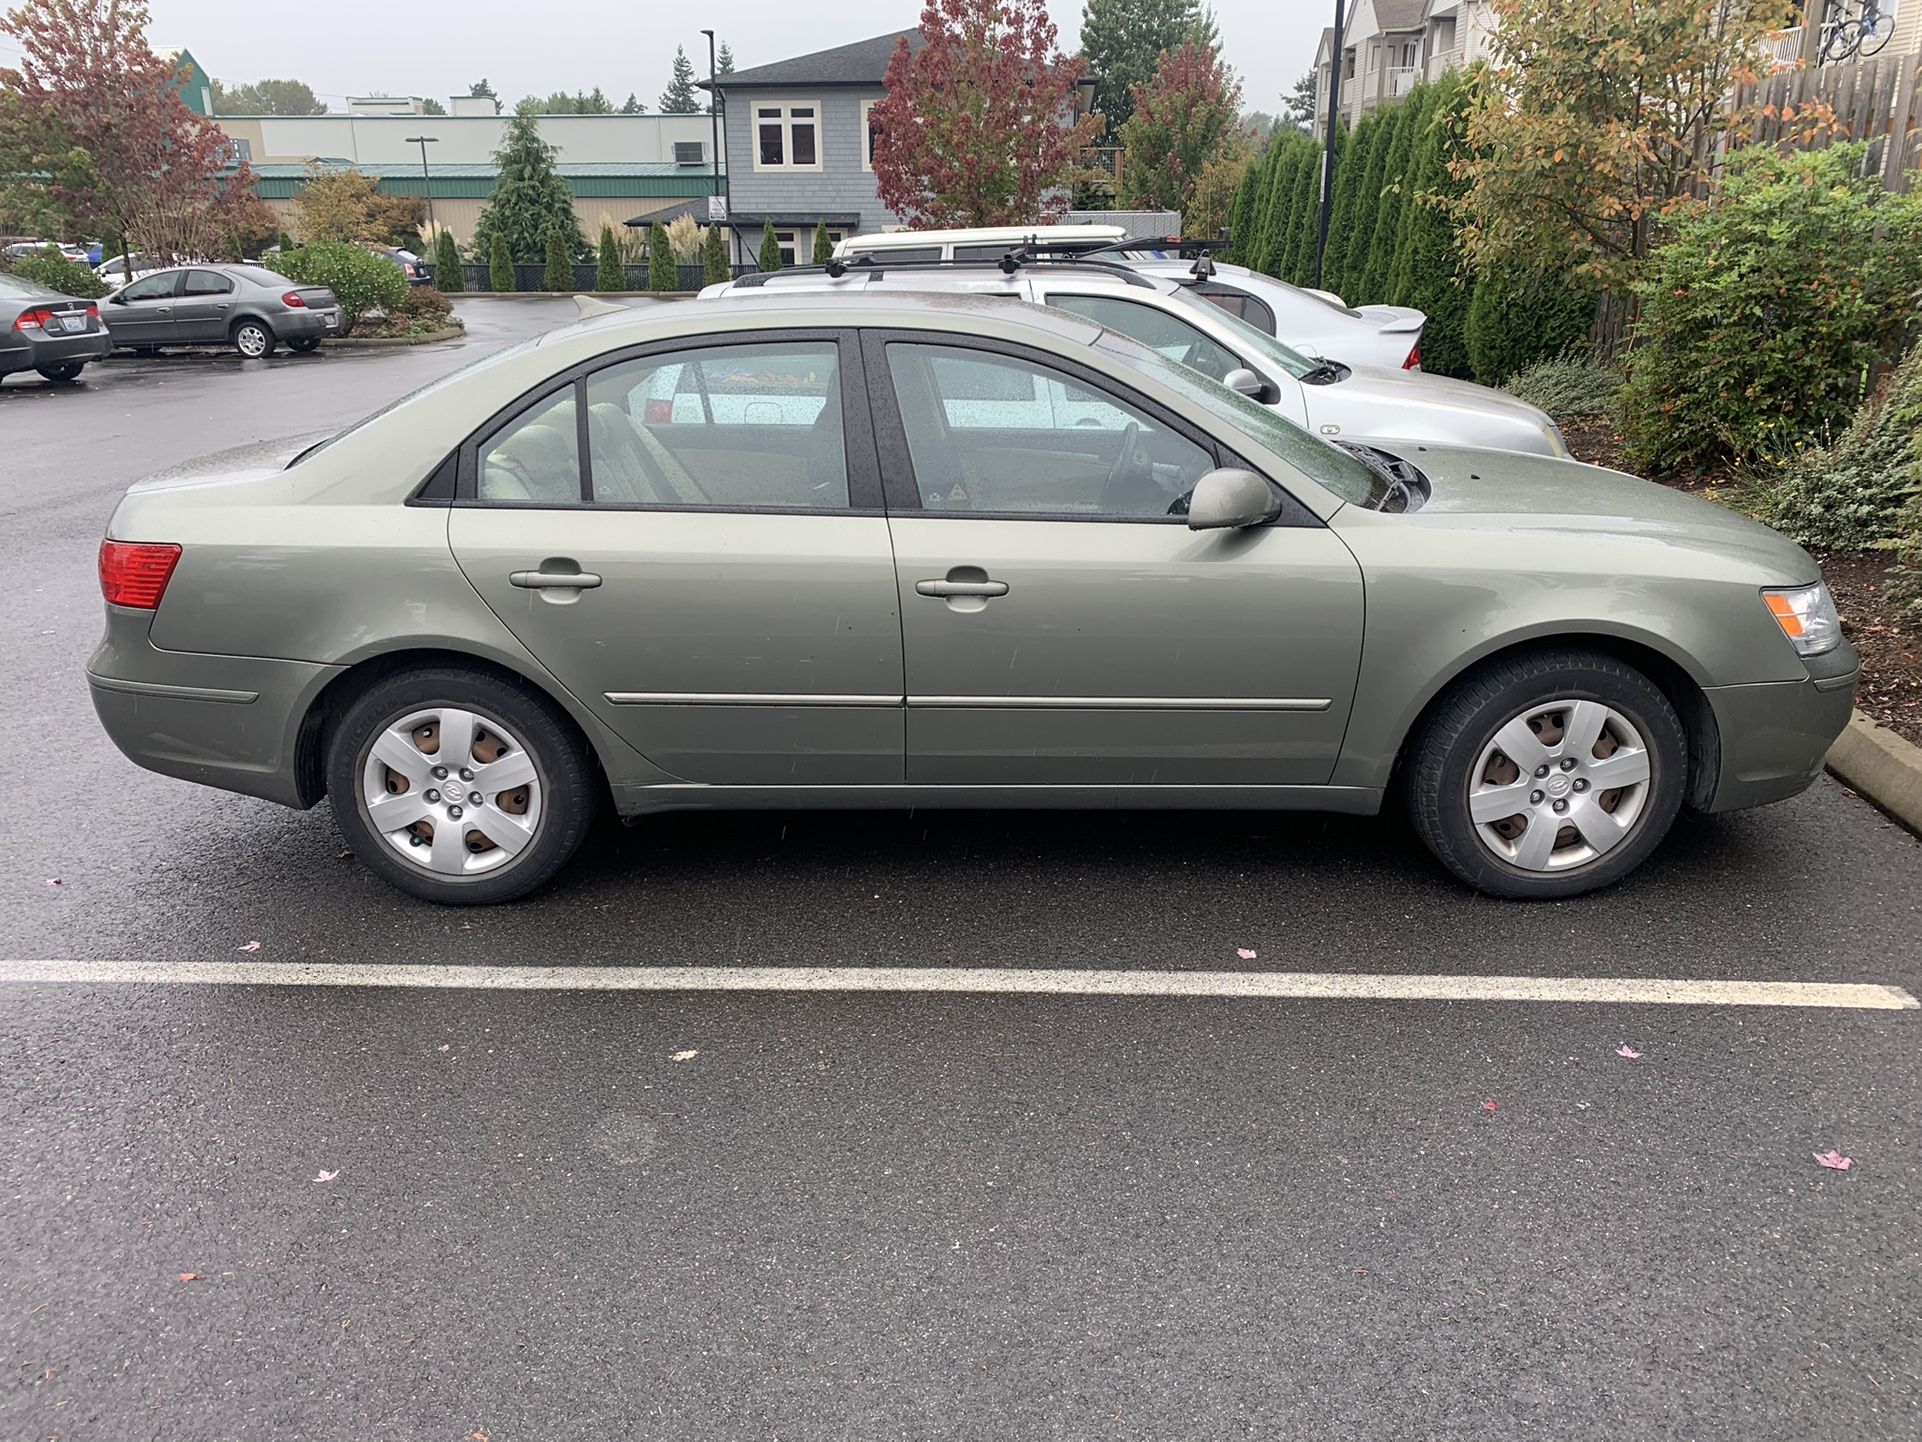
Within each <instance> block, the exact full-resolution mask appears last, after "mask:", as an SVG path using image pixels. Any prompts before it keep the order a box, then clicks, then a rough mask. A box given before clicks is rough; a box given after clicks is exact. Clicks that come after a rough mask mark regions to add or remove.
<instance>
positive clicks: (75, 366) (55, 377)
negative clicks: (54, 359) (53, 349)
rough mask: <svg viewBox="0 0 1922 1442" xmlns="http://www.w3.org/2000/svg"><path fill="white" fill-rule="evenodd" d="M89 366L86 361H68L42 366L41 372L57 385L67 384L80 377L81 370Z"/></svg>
mask: <svg viewBox="0 0 1922 1442" xmlns="http://www.w3.org/2000/svg"><path fill="white" fill-rule="evenodd" d="M86 368H87V363H86V362H85V361H68V362H66V363H65V364H64V365H57V366H41V367H39V370H40V374H41V375H43V376H45V377H46V378H47V379H48V380H50V381H52V382H53V383H54V384H55V385H66V384H68V383H69V382H72V381H77V380H79V379H80V372H82V371H83V370H85V369H86Z"/></svg>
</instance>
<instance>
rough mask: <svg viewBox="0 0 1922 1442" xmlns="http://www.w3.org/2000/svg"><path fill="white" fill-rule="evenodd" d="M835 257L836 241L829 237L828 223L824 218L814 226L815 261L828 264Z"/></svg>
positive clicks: (818, 263) (817, 263)
mask: <svg viewBox="0 0 1922 1442" xmlns="http://www.w3.org/2000/svg"><path fill="white" fill-rule="evenodd" d="M833 259H834V242H833V241H832V240H830V239H829V238H828V223H827V222H826V221H825V220H824V221H822V222H821V223H820V224H819V225H817V226H815V227H814V263H815V264H816V265H826V264H827V263H828V262H829V261H831V260H833Z"/></svg>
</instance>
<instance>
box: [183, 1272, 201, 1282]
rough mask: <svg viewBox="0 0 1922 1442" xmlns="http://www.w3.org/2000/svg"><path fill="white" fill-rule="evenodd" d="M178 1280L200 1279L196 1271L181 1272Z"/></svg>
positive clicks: (195, 1280) (192, 1280)
mask: <svg viewBox="0 0 1922 1442" xmlns="http://www.w3.org/2000/svg"><path fill="white" fill-rule="evenodd" d="M180 1280H181V1281H183V1282H198V1281H199V1280H200V1273H198V1272H182V1273H181V1274H180Z"/></svg>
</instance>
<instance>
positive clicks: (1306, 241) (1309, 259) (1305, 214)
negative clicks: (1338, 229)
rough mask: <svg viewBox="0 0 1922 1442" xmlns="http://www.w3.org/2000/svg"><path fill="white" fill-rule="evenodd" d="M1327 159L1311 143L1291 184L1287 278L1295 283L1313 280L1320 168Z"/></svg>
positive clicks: (1307, 282) (1317, 231)
mask: <svg viewBox="0 0 1922 1442" xmlns="http://www.w3.org/2000/svg"><path fill="white" fill-rule="evenodd" d="M1327 163H1328V161H1327V157H1326V155H1325V154H1324V153H1323V151H1322V148H1321V147H1320V146H1319V145H1317V146H1314V147H1313V148H1312V149H1311V150H1310V151H1309V153H1308V160H1307V163H1306V164H1305V165H1303V166H1302V168H1301V179H1300V180H1299V181H1297V182H1296V184H1295V213H1294V217H1293V222H1292V224H1291V225H1290V227H1289V232H1288V237H1289V239H1288V278H1289V279H1290V280H1291V281H1293V282H1294V283H1295V284H1296V285H1313V284H1314V283H1315V244H1316V242H1317V241H1318V240H1319V239H1320V238H1321V168H1322V166H1324V165H1326V164H1327Z"/></svg>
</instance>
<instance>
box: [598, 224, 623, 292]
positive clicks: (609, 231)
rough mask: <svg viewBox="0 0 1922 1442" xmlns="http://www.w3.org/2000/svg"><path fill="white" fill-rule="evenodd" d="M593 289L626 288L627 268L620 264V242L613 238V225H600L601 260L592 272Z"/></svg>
mask: <svg viewBox="0 0 1922 1442" xmlns="http://www.w3.org/2000/svg"><path fill="white" fill-rule="evenodd" d="M594 289H596V290H626V289H627V269H626V267H624V266H623V265H622V264H621V243H620V242H619V241H617V240H616V239H614V227H613V226H611V225H603V226H602V227H601V261H600V265H599V266H598V267H597V268H596V269H595V272H594Z"/></svg>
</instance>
